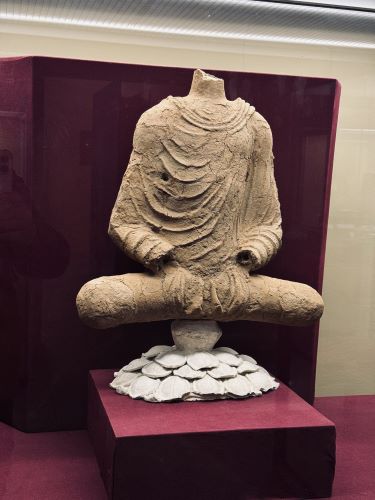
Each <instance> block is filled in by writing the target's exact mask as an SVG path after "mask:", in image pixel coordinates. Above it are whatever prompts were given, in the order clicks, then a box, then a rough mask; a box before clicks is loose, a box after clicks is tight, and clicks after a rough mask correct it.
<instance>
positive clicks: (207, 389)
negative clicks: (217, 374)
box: [193, 375, 224, 397]
mask: <svg viewBox="0 0 375 500" xmlns="http://www.w3.org/2000/svg"><path fill="white" fill-rule="evenodd" d="M193 393H194V396H195V395H202V396H205V397H206V396H211V395H212V396H217V395H222V394H224V385H223V383H222V382H220V381H218V380H215V379H214V378H212V377H210V375H206V376H205V377H203V378H201V379H199V380H194V382H193Z"/></svg>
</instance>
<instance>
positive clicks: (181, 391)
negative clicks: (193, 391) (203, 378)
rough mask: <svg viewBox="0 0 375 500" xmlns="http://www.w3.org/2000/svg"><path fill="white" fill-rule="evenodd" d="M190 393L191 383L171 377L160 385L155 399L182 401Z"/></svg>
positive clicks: (160, 400) (155, 393)
mask: <svg viewBox="0 0 375 500" xmlns="http://www.w3.org/2000/svg"><path fill="white" fill-rule="evenodd" d="M189 393H190V382H188V381H187V380H185V379H183V378H181V377H176V376H175V375H171V376H170V377H167V378H165V379H164V380H162V382H161V383H160V385H159V387H158V388H157V390H156V391H155V392H154V397H155V399H156V400H157V401H159V402H163V401H173V400H176V399H182V398H183V397H184V396H187V395H188V394H189Z"/></svg>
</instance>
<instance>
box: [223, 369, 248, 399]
mask: <svg viewBox="0 0 375 500" xmlns="http://www.w3.org/2000/svg"><path fill="white" fill-rule="evenodd" d="M224 387H225V391H226V392H227V393H229V394H230V395H231V396H236V397H240V398H241V397H242V398H243V397H245V396H249V395H250V394H251V391H252V387H251V385H250V383H249V381H248V379H247V378H246V377H244V376H243V375H237V377H234V378H228V379H227V380H225V381H224Z"/></svg>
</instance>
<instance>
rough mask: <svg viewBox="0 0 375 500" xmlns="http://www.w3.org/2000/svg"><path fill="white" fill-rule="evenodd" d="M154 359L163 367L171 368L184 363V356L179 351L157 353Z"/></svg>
mask: <svg viewBox="0 0 375 500" xmlns="http://www.w3.org/2000/svg"><path fill="white" fill-rule="evenodd" d="M155 361H157V362H158V363H159V364H160V365H161V366H164V368H168V369H172V370H173V369H174V368H179V367H180V366H182V365H184V364H185V363H186V356H185V354H183V353H182V352H181V351H169V352H166V353H164V354H158V355H157V356H156V358H155Z"/></svg>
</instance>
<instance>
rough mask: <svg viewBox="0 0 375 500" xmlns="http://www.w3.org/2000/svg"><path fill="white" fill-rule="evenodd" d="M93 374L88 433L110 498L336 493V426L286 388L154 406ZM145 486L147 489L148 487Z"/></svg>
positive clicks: (106, 374) (239, 499)
mask: <svg viewBox="0 0 375 500" xmlns="http://www.w3.org/2000/svg"><path fill="white" fill-rule="evenodd" d="M112 377H113V374H112V372H111V371H110V370H95V371H92V372H90V385H89V411H88V426H89V434H90V437H91V440H92V442H93V445H94V449H95V453H96V456H97V460H98V463H99V468H100V470H101V474H102V477H103V480H104V483H105V486H106V489H107V491H108V494H109V497H110V498H111V499H113V500H122V499H123V498H124V497H125V498H129V499H133V498H134V499H136V498H139V487H140V484H142V496H141V498H163V500H175V499H177V498H178V500H191V499H193V498H194V500H228V499H229V498H230V499H231V500H244V499H259V498H265V497H269V496H273V495H282V496H285V497H287V496H289V497H290V496H293V495H295V496H298V497H300V498H320V497H322V496H325V495H329V494H330V492H331V488H332V481H333V475H334V468H335V428H334V424H333V423H332V422H331V421H330V420H328V419H327V418H326V417H324V416H323V415H321V414H320V413H319V412H318V411H317V410H315V409H314V408H312V407H311V406H310V405H309V404H307V403H306V402H305V401H303V399H301V398H300V397H299V396H297V395H296V394H295V393H293V391H291V390H290V389H289V388H288V387H286V386H285V385H283V384H281V385H280V388H279V389H278V390H277V391H275V392H272V393H269V394H266V395H264V396H262V397H261V398H252V399H246V400H237V401H234V400H227V401H213V402H210V403H207V402H206V403H203V402H194V403H166V404H152V403H146V402H145V401H139V400H132V399H130V398H127V397H121V396H119V395H118V394H116V393H115V391H113V390H112V389H110V388H109V387H108V385H109V382H110V380H111V379H112ZM145 479H147V481H146V482H145Z"/></svg>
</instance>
